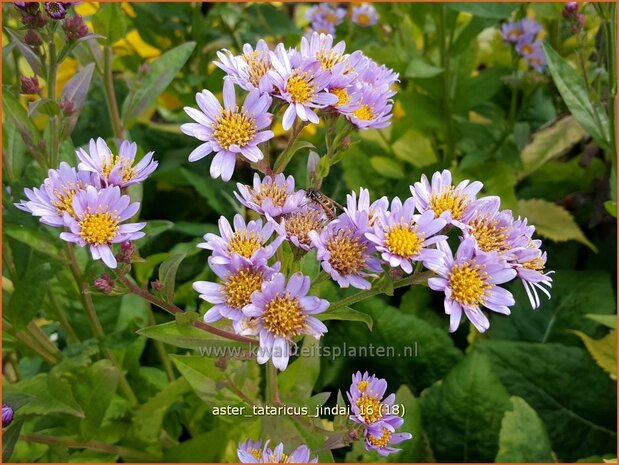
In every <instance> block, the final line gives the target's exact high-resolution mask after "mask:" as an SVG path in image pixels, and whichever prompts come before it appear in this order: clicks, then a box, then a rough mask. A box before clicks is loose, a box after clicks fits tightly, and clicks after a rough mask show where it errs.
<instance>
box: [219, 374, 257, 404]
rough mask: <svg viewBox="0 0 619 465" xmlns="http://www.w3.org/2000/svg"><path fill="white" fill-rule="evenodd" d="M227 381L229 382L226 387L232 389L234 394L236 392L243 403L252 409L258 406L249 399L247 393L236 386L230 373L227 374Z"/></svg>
mask: <svg viewBox="0 0 619 465" xmlns="http://www.w3.org/2000/svg"><path fill="white" fill-rule="evenodd" d="M226 380H227V381H228V384H227V385H226V387H227V388H228V389H230V390H231V391H232V392H234V393H235V394H236V395H237V396H239V398H240V399H241V400H242V401H243V402H245V403H246V404H247V405H249V406H250V407H252V406H254V405H256V403H255V402H254V401H253V400H251V399H250V398H249V397H247V396H246V395H245V393H244V392H243V391H242V390H241V388H239V387H238V386H237V385H236V383H235V382H234V380H233V379H232V378H231V377H230V375H229V374H228V373H226Z"/></svg>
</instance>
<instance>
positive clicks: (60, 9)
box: [45, 2, 67, 20]
mask: <svg viewBox="0 0 619 465" xmlns="http://www.w3.org/2000/svg"><path fill="white" fill-rule="evenodd" d="M65 5H66V3H62V2H45V12H46V13H47V16H49V17H50V18H52V19H55V20H59V19H64V17H65V16H66V15H67V9H66V8H65Z"/></svg>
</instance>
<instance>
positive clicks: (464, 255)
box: [425, 238, 516, 333]
mask: <svg viewBox="0 0 619 465" xmlns="http://www.w3.org/2000/svg"><path fill="white" fill-rule="evenodd" d="M437 248H438V249H439V250H441V251H442V252H443V256H442V258H441V259H440V260H437V261H428V262H427V263H426V264H425V265H426V267H427V268H429V269H431V270H432V271H434V272H435V273H437V274H438V275H439V277H436V278H430V279H429V280H428V286H429V287H430V289H433V290H435V291H443V292H445V313H446V314H447V315H449V316H450V324H449V331H451V332H454V331H455V330H456V329H458V325H459V324H460V318H461V317H462V312H464V314H465V315H466V317H467V318H468V319H469V320H470V321H471V323H473V325H474V326H475V327H476V328H477V330H478V331H479V332H480V333H483V332H484V331H486V330H487V329H488V328H489V327H490V322H489V321H488V318H487V317H486V315H485V314H484V313H483V312H482V310H481V307H482V306H484V307H486V308H488V309H489V310H492V311H493V312H497V313H502V314H503V315H509V314H510V310H509V308H508V307H510V306H511V305H514V297H513V296H512V294H511V292H509V291H507V290H506V289H503V288H502V287H499V286H497V285H498V284H503V283H506V282H508V281H511V280H512V279H514V278H515V277H516V271H515V270H513V269H512V268H511V267H510V265H509V264H508V263H506V262H505V260H502V259H501V258H500V257H499V255H498V254H497V253H483V252H477V253H476V249H475V242H474V241H473V240H472V239H470V238H469V239H464V240H463V241H462V242H461V243H460V246H459V247H458V250H457V252H456V256H455V258H454V256H453V255H452V252H451V249H450V248H449V246H448V245H447V243H446V242H439V243H438V244H437Z"/></svg>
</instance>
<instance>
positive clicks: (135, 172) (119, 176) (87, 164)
mask: <svg viewBox="0 0 619 465" xmlns="http://www.w3.org/2000/svg"><path fill="white" fill-rule="evenodd" d="M137 150H138V146H137V144H136V143H135V142H129V141H127V140H124V141H122V143H121V144H120V149H119V150H118V155H113V154H112V151H111V150H110V148H109V147H108V145H107V144H106V143H105V141H104V140H103V139H101V138H100V137H99V138H98V139H97V140H96V141H95V140H94V139H90V143H89V144H88V152H87V151H86V150H84V149H81V148H80V149H78V150H76V152H75V153H76V155H77V158H78V159H79V160H80V164H79V165H78V169H79V170H81V171H90V172H91V173H95V174H97V175H98V176H99V178H100V179H101V182H102V183H103V184H104V185H107V186H119V187H127V186H130V185H132V184H138V183H140V182H142V181H144V180H145V179H146V178H147V177H148V176H150V175H151V174H152V173H153V171H155V169H157V166H158V165H159V163H158V162H156V161H154V160H153V153H154V152H148V153H147V154H146V155H144V157H143V158H142V159H141V160H140V161H139V162H138V163H137V164H136V165H134V162H135V155H136V153H137Z"/></svg>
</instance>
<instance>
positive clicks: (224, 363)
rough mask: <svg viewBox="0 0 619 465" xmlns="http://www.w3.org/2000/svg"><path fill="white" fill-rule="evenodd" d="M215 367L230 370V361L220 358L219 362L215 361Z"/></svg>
mask: <svg viewBox="0 0 619 465" xmlns="http://www.w3.org/2000/svg"><path fill="white" fill-rule="evenodd" d="M215 366H216V367H217V368H219V369H220V370H225V369H226V368H228V361H227V360H226V358H225V357H219V358H218V359H217V360H215Z"/></svg>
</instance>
